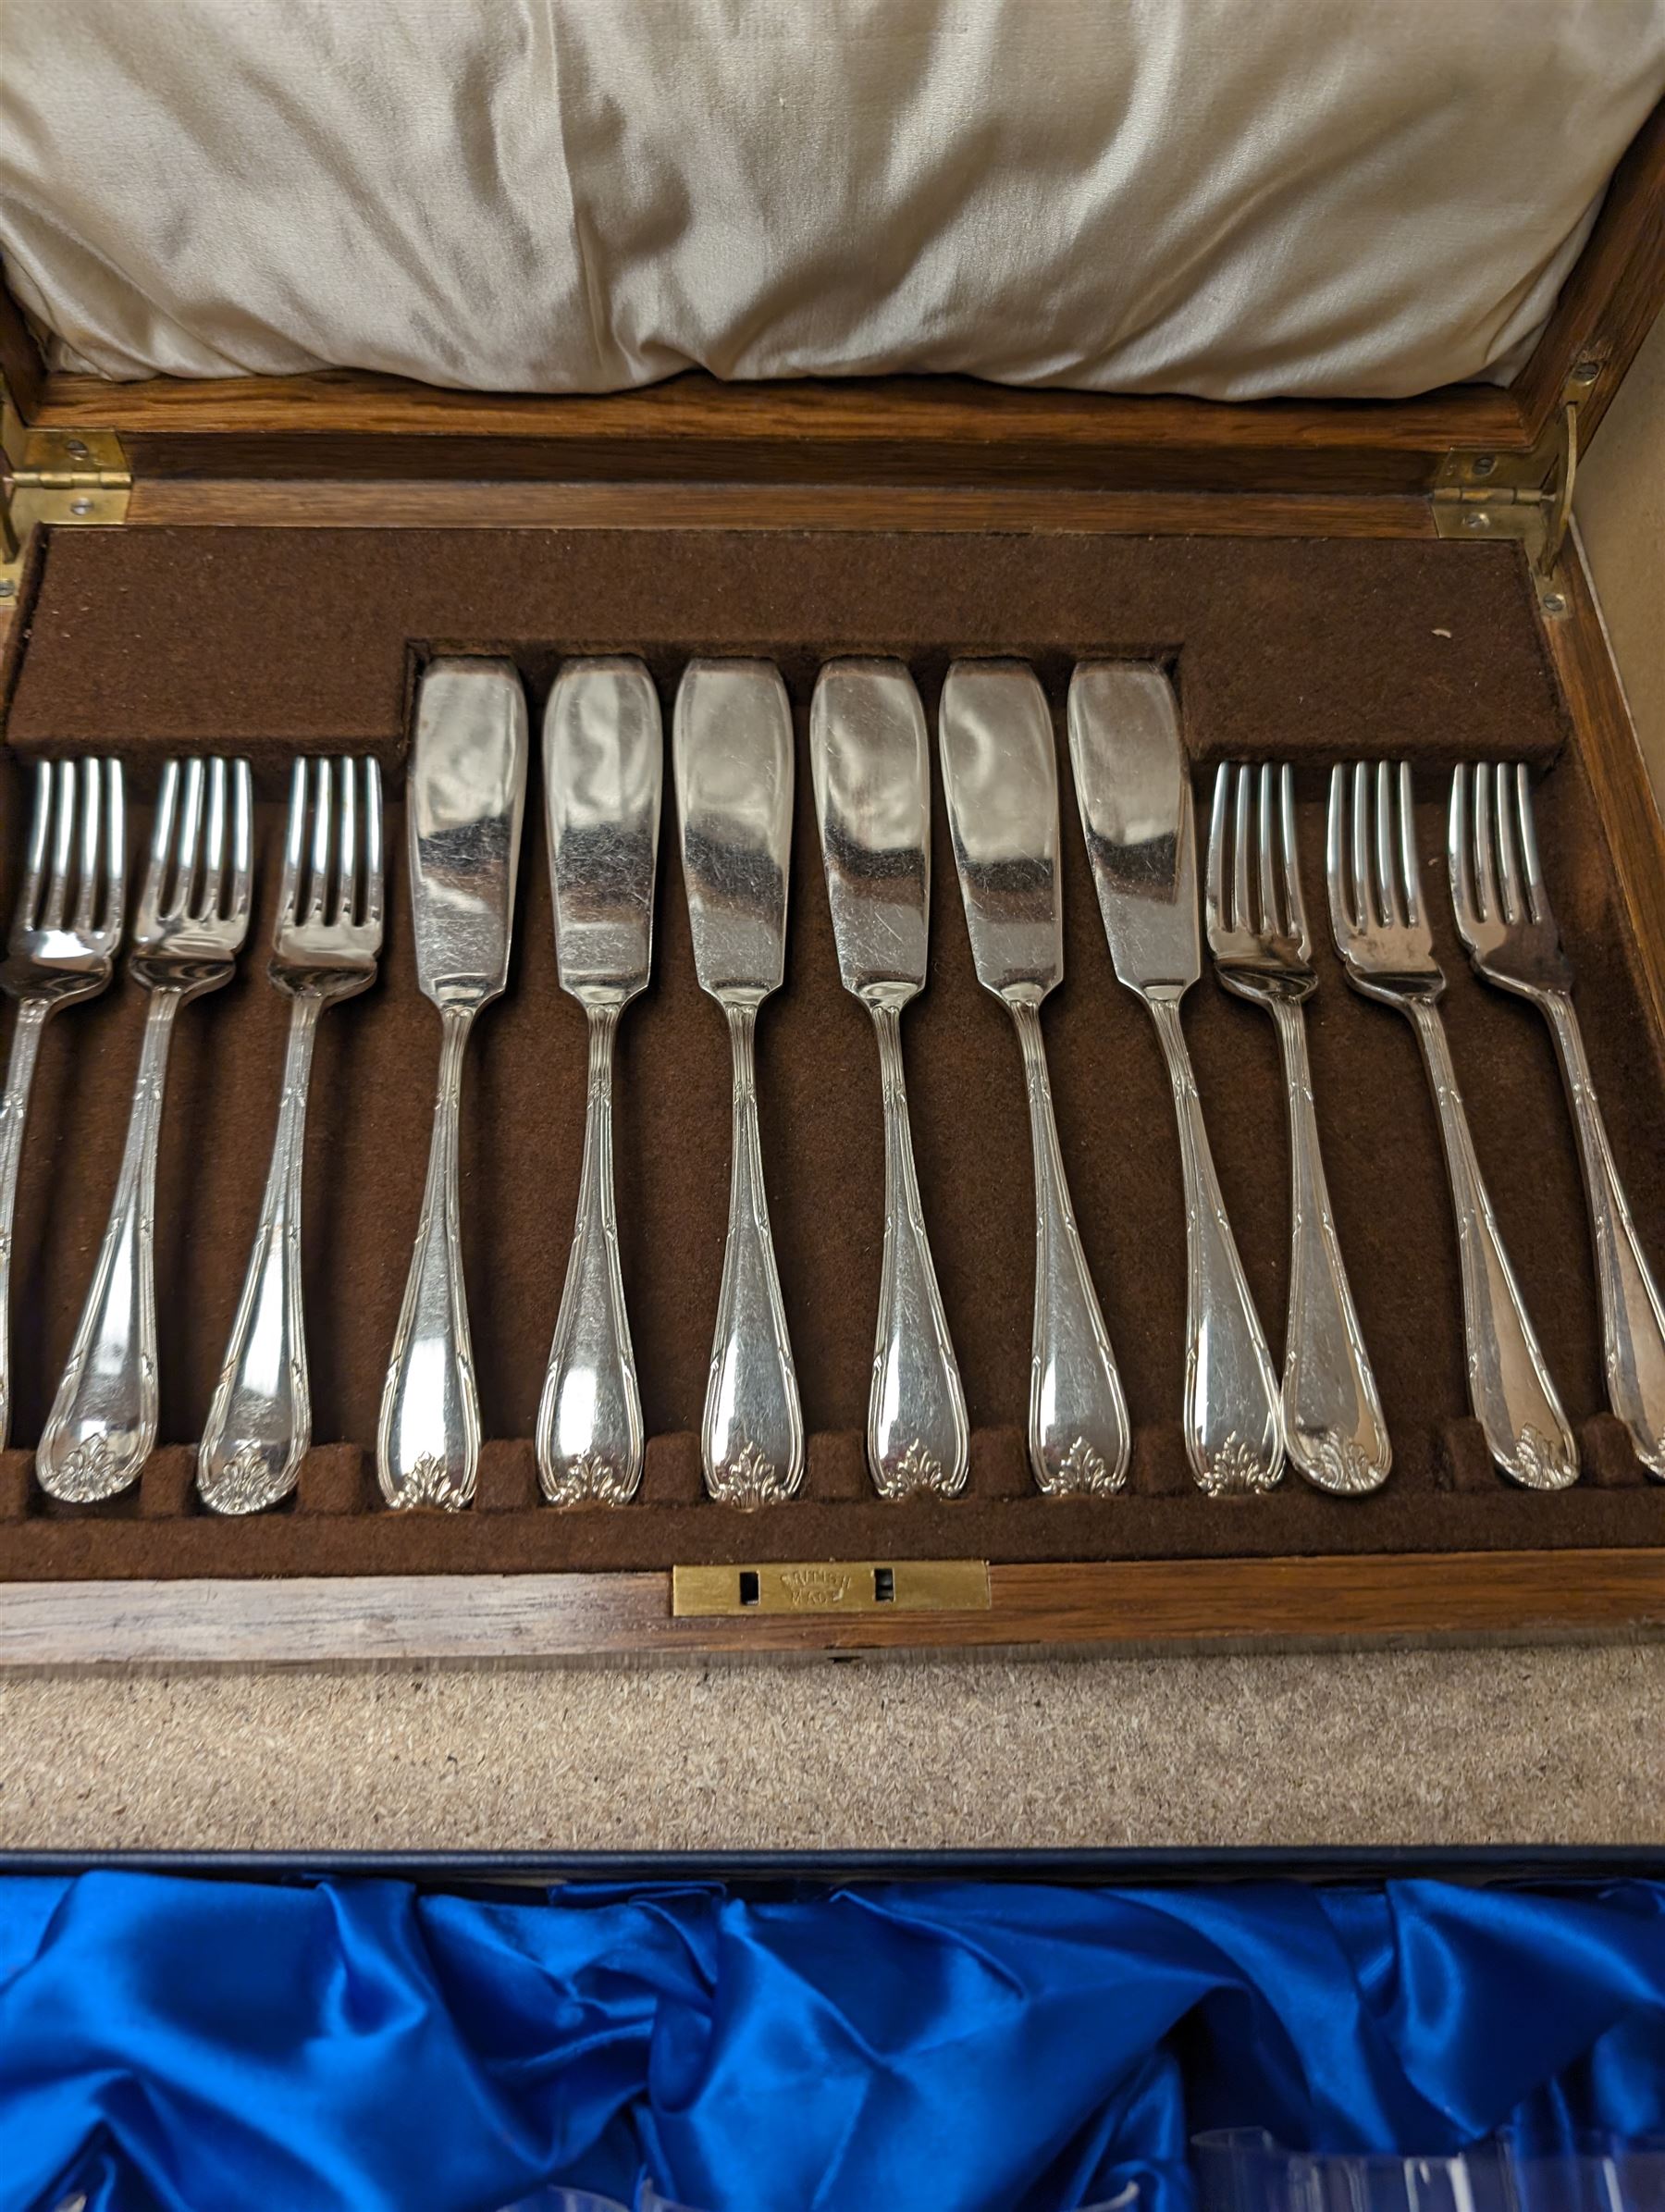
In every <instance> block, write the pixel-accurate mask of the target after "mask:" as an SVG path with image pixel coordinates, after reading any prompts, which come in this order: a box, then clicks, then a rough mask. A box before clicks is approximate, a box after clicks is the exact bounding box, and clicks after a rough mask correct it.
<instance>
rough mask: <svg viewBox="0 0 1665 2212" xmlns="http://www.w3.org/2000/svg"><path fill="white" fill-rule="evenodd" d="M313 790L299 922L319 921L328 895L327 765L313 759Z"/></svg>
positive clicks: (328, 807)
mask: <svg viewBox="0 0 1665 2212" xmlns="http://www.w3.org/2000/svg"><path fill="white" fill-rule="evenodd" d="M310 776H311V782H312V787H313V809H312V862H311V870H310V874H309V878H308V882H307V886H306V897H305V900H304V901H303V902H302V921H313V922H317V921H323V919H324V908H325V905H326V902H327V897H328V893H329V846H330V834H329V833H330V818H331V815H332V813H333V810H334V809H332V807H331V805H330V787H329V762H328V761H327V760H314V762H313V764H312V768H311V771H310Z"/></svg>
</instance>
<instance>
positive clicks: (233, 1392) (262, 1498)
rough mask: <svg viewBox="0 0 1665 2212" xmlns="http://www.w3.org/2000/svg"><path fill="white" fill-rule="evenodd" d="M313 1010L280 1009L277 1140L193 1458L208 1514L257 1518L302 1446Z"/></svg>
mask: <svg viewBox="0 0 1665 2212" xmlns="http://www.w3.org/2000/svg"><path fill="white" fill-rule="evenodd" d="M322 1003H323V1002H322V1001H321V1000H320V999H317V998H311V997H306V996H298V997H297V998H295V1000H294V1001H293V1003H292V1005H291V1007H290V1031H289V1044H288V1047H287V1050H286V1052H285V1055H284V1062H283V1091H282V1094H281V1096H280V1098H279V1100H278V1106H277V1135H276V1137H275V1138H274V1140H273V1143H272V1162H271V1166H270V1167H269V1168H267V1169H266V1181H265V1195H264V1197H263V1198H262V1199H261V1202H260V1219H259V1222H258V1224H257V1226H256V1228H255V1231H254V1248H253V1252H252V1253H251V1254H250V1255H249V1266H248V1272H247V1273H246V1274H245V1275H244V1277H243V1285H242V1294H241V1296H240V1298H239V1300H238V1302H237V1317H236V1319H235V1320H234V1321H233V1322H232V1324H231V1341H230V1342H229V1343H228V1345H227V1347H226V1358H225V1364H224V1365H223V1366H222V1367H221V1368H220V1372H219V1380H218V1381H217V1382H216V1384H215V1386H214V1397H213V1399H212V1401H211V1402H210V1404H209V1407H208V1418H207V1420H206V1421H205V1422H204V1423H203V1440H202V1443H201V1445H200V1446H199V1447H198V1451H197V1488H198V1489H200V1490H201V1491H202V1493H203V1500H204V1501H205V1502H206V1503H207V1504H208V1505H210V1506H212V1507H213V1509H214V1511H215V1512H216V1513H223V1514H248V1513H258V1512H259V1511H260V1510H261V1508H262V1507H263V1506H267V1505H272V1504H275V1503H276V1502H277V1500H278V1499H279V1498H282V1497H286V1496H287V1495H288V1494H289V1492H290V1490H292V1489H294V1487H295V1478H296V1477H297V1476H298V1475H299V1474H300V1472H301V1462H302V1459H303V1458H304V1457H305V1456H306V1449H307V1446H308V1445H309V1444H310V1443H311V1441H312V1393H311V1390H310V1389H309V1387H308V1381H307V1371H306V1323H305V1316H304V1314H303V1312H302V1299H301V1172H302V1161H303V1157H304V1154H305V1147H306V1094H307V1087H308V1085H309V1083H310V1082H311V1081H312V1062H313V1045H314V1042H315V1041H316V1038H317V1034H318V1014H319V1010H320V1007H321V1006H322Z"/></svg>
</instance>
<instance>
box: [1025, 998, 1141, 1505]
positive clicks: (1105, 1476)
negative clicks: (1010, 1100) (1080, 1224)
mask: <svg viewBox="0 0 1665 2212" xmlns="http://www.w3.org/2000/svg"><path fill="white" fill-rule="evenodd" d="M1008 1003H1010V1002H1008ZM1012 1019H1013V1020H1014V1021H1015V1022H1016V1023H1017V1025H1018V1043H1019V1044H1021V1045H1022V1047H1023V1072H1024V1075H1025V1078H1026V1079H1027V1086H1028V1090H1029V1109H1030V1149H1031V1151H1032V1153H1033V1155H1034V1163H1035V1328H1034V1337H1033V1341H1032V1343H1031V1347H1030V1405H1029V1450H1030V1469H1031V1470H1032V1472H1033V1474H1034V1477H1035V1485H1036V1488H1037V1489H1042V1490H1043V1491H1045V1493H1046V1494H1047V1496H1048V1497H1052V1498H1067V1497H1078V1496H1081V1495H1083V1494H1085V1495H1087V1496H1090V1497H1096V1496H1103V1495H1105V1494H1106V1493H1108V1492H1109V1491H1112V1490H1119V1489H1121V1488H1122V1486H1123V1484H1124V1483H1125V1482H1126V1481H1127V1479H1128V1455H1129V1445H1130V1436H1129V1427H1128V1407H1127V1402H1126V1400H1125V1399H1124V1398H1123V1396H1122V1386H1121V1377H1120V1376H1119V1375H1118V1374H1117V1373H1116V1360H1115V1358H1114V1356H1113V1354H1112V1353H1111V1350H1110V1339H1109V1336H1108V1334H1107V1333H1106V1331H1105V1328H1104V1316H1103V1314H1102V1313H1101V1312H1100V1311H1099V1302H1098V1296H1097V1293H1096V1292H1095V1291H1094V1290H1093V1287H1092V1276H1091V1275H1090V1274H1089V1273H1088V1270H1087V1255H1086V1254H1085V1253H1084V1252H1083V1251H1082V1250H1081V1239H1080V1234H1079V1231H1078V1230H1077V1228H1076V1220H1075V1210H1074V1208H1073V1207H1072V1206H1071V1205H1070V1203H1069V1186H1068V1184H1067V1182H1066V1180H1065V1178H1064V1155H1063V1154H1062V1152H1061V1151H1060V1150H1059V1148H1058V1126H1057V1123H1056V1121H1055V1118H1054V1117H1053V1101H1052V1084H1051V1082H1050V1081H1048V1080H1047V1073H1046V1047H1045V1045H1044V1044H1043V1043H1042V1036H1041V1011H1040V1008H1039V1007H1033V1006H1029V1005H1026V1004H1023V1003H1021V1002H1019V1003H1017V1004H1014V1005H1012Z"/></svg>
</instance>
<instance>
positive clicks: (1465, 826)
mask: <svg viewBox="0 0 1665 2212" xmlns="http://www.w3.org/2000/svg"><path fill="white" fill-rule="evenodd" d="M1446 867H1447V871H1448V872H1449V876H1450V879H1451V905H1452V907H1453V908H1454V909H1455V911H1456V915H1457V926H1458V928H1459V929H1460V930H1462V933H1464V935H1465V936H1466V935H1467V934H1468V933H1470V932H1471V931H1472V930H1473V929H1474V925H1475V923H1476V922H1477V921H1479V920H1480V915H1479V913H1478V911H1477V910H1476V908H1475V906H1474V840H1473V839H1472V838H1471V837H1470V835H1469V772H1468V768H1467V766H1466V764H1464V763H1462V762H1459V764H1458V765H1457V766H1456V767H1455V768H1454V769H1453V770H1452V771H1451V806H1450V811H1449V814H1448V815H1447V816H1446Z"/></svg>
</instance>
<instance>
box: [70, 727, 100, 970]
mask: <svg viewBox="0 0 1665 2212" xmlns="http://www.w3.org/2000/svg"><path fill="white" fill-rule="evenodd" d="M85 769H86V772H85V774H84V775H82V776H81V778H80V818H81V819H80V864H79V866H78V868H77V871H76V885H75V914H74V917H73V920H72V921H71V924H70V926H71V928H73V929H77V930H81V931H86V930H90V929H91V928H92V927H93V899H94V897H95V896H97V892H98V827H99V821H100V818H101V816H102V814H103V811H104V809H103V806H102V803H101V798H102V795H101V793H100V790H99V781H100V779H99V772H98V769H99V764H98V762H97V761H96V760H89V761H87V762H86V763H85Z"/></svg>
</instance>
